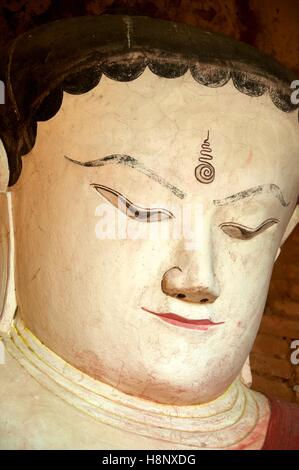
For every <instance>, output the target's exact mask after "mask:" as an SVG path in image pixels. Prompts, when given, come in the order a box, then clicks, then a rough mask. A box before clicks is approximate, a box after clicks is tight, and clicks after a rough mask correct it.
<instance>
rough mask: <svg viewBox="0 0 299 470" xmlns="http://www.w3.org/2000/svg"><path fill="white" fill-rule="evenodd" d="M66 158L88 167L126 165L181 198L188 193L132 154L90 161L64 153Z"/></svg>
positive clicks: (108, 156) (109, 156)
mask: <svg viewBox="0 0 299 470" xmlns="http://www.w3.org/2000/svg"><path fill="white" fill-rule="evenodd" d="M64 158H66V159H67V160H69V161H70V162H72V163H75V164H76V165H81V166H87V167H92V168H97V167H100V166H104V165H108V164H118V165H126V166H129V167H131V168H134V169H135V170H137V171H139V172H140V173H143V174H144V175H146V176H148V177H149V178H151V179H152V180H154V181H156V182H157V183H159V184H161V186H163V187H164V188H167V189H169V190H170V191H171V192H172V193H173V194H174V195H175V196H177V197H179V198H180V199H184V198H185V197H186V194H185V193H184V192H183V191H181V190H180V189H178V188H177V187H176V186H173V185H172V184H170V183H168V181H166V180H165V179H164V178H162V177H161V176H159V175H158V174H157V173H155V172H154V171H153V170H151V169H150V168H147V167H146V166H144V165H143V163H141V162H139V161H138V160H137V159H136V158H133V157H130V155H124V154H114V155H107V156H106V157H104V158H99V159H97V160H91V161H89V162H80V161H78V160H73V159H72V158H69V157H67V156H66V155H64Z"/></svg>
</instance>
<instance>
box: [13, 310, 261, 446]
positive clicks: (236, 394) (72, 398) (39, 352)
mask: <svg viewBox="0 0 299 470" xmlns="http://www.w3.org/2000/svg"><path fill="white" fill-rule="evenodd" d="M6 347H7V350H8V351H9V352H10V353H11V354H12V355H13V356H14V358H15V359H16V360H17V361H18V362H19V363H20V364H21V365H22V366H23V367H24V368H25V369H27V371H28V372H29V373H30V375H32V376H33V377H35V378H36V379H37V380H38V381H39V382H40V383H42V384H43V385H44V386H45V387H46V388H48V389H49V390H51V391H53V392H54V393H55V395H58V396H60V397H61V398H62V399H64V400H65V401H67V402H68V403H70V404H71V405H73V406H75V407H76V408H79V409H80V410H82V411H85V412H86V413H87V414H89V415H90V416H92V417H93V418H95V419H97V420H98V421H99V422H101V423H104V424H108V425H111V426H114V427H117V428H118V429H122V430H123V431H124V432H130V433H132V436H133V437H132V439H134V443H137V442H138V435H139V436H143V438H144V437H147V438H149V439H150V440H152V439H154V440H156V441H164V445H163V446H165V443H167V442H168V443H169V444H170V445H171V448H174V447H175V448H180V449H191V448H192V449H259V448H261V447H262V445H263V442H264V439H265V435H266V430H267V426H268V420H269V406H268V402H267V399H266V398H265V397H264V396H263V395H261V394H259V393H257V392H254V391H252V390H250V389H249V388H247V387H246V386H245V385H244V384H242V383H241V381H240V379H239V378H238V379H237V380H236V381H235V382H234V383H233V384H232V385H231V386H230V387H229V388H228V389H227V390H226V392H225V393H223V395H221V396H220V397H218V398H217V399H216V400H213V401H211V402H209V403H207V404H201V405H189V406H175V405H163V404H159V403H155V402H151V401H148V400H144V399H142V398H138V397H135V396H131V395H127V394H125V393H123V392H120V391H119V390H117V389H115V388H114V387H111V386H110V385H107V384H105V383H102V382H100V381H98V380H94V379H92V378H91V377H89V376H88V375H86V374H84V373H82V372H81V371H79V370H77V369H75V368H74V367H72V366H71V365H70V364H67V363H66V362H65V361H64V360H63V359H61V358H60V357H58V356H57V355H56V354H55V353H53V352H52V351H50V350H49V349H48V348H47V347H45V346H44V345H43V344H42V343H41V342H40V341H39V340H38V339H37V338H36V337H35V336H34V335H33V334H32V333H31V332H30V331H29V330H28V329H27V328H26V327H25V326H24V324H23V322H22V321H21V320H20V319H18V318H17V319H16V320H15V321H14V324H13V326H12V329H11V334H10V337H9V338H8V339H7V340H6Z"/></svg>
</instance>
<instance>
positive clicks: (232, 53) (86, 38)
mask: <svg viewBox="0 0 299 470" xmlns="http://www.w3.org/2000/svg"><path fill="white" fill-rule="evenodd" d="M146 67H149V69H150V70H151V71H152V72H153V73H155V74H156V75H158V76H159V77H165V78H169V79H172V78H175V77H179V76H181V75H183V74H184V73H185V72H186V71H187V70H188V69H189V70H190V72H191V74H192V76H193V78H194V79H195V80H196V81H197V82H199V83H200V84H202V85H206V86H209V87H221V86H224V85H225V84H226V83H227V82H228V81H229V80H232V81H233V83H234V85H235V87H236V88H237V89H238V90H239V91H240V92H241V93H245V94H246V95H250V96H253V97H258V96H261V95H263V94H264V93H266V92H267V93H269V94H270V96H271V99H272V101H273V103H274V105H275V106H277V107H278V108H279V109H281V110H282V111H284V112H291V111H294V110H296V109H297V108H298V106H296V105H294V104H292V103H291V99H290V94H291V90H290V84H291V82H292V81H293V80H294V79H295V77H294V76H293V75H292V74H291V73H290V72H289V71H287V70H286V69H285V68H284V67H282V66H281V65H280V64H279V63H277V62H276V61H275V60H273V59H272V58H270V57H268V56H265V55H263V54H261V53H259V52H258V51H257V50H255V49H254V48H251V47H250V46H247V45H245V44H243V43H239V42H236V41H233V40H231V39H228V38H226V37H224V36H222V35H219V34H212V33H209V32H206V31H202V30H200V29H198V28H194V27H190V26H185V25H182V24H176V23H171V22H167V21H160V20H153V19H150V18H145V17H128V16H117V15H116V16H109V15H105V16H100V17H97V16H86V17H82V18H73V19H68V20H62V21H55V22H53V23H49V24H46V25H44V26H41V27H39V28H36V29H33V30H32V31H29V32H28V33H26V34H24V35H22V36H20V37H18V38H17V39H16V40H14V41H13V42H12V43H11V44H10V45H9V47H7V48H6V50H5V51H2V52H1V56H0V79H2V80H3V81H4V83H5V87H6V102H5V105H1V106H0V138H1V140H2V141H3V143H4V147H5V149H6V152H7V156H8V162H9V170H10V178H9V185H10V186H12V185H13V184H15V183H16V181H17V180H18V178H19V176H20V173H21V169H22V159H21V157H22V156H23V155H26V154H27V153H28V152H30V150H31V149H32V147H33V145H34V142H35V138H36V129H37V122H38V121H46V120H47V119H50V118H51V117H53V116H54V115H55V114H56V113H57V111H58V110H59V108H60V106H61V103H62V98H63V91H66V92H68V93H72V94H82V93H86V92H87V91H89V90H91V89H92V88H94V87H95V86H96V85H97V84H98V83H99V82H100V79H101V76H102V74H105V75H106V76H107V77H109V78H111V79H114V80H118V81H125V82H127V81H131V80H134V79H136V78H137V77H139V76H140V75H141V74H142V73H143V71H144V69H145V68H146Z"/></svg>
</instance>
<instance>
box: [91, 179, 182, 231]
mask: <svg viewBox="0 0 299 470" xmlns="http://www.w3.org/2000/svg"><path fill="white" fill-rule="evenodd" d="M91 186H92V187H93V188H95V190H96V191H97V192H98V193H100V194H101V195H102V196H103V197H104V198H105V199H107V201H109V202H110V203H111V204H112V205H113V206H114V207H116V208H117V209H119V210H121V211H122V212H123V213H125V214H126V215H127V216H128V217H130V218H132V219H134V220H139V221H140V222H157V221H161V220H164V219H165V218H168V219H172V218H174V215H173V214H172V213H171V212H170V211H168V210H167V209H162V208H145V207H141V206H137V205H136V204H134V203H133V202H131V201H130V200H129V199H127V198H126V197H125V196H123V195H122V194H121V193H119V192H118V191H116V190H115V189H112V188H108V186H104V185H102V184H94V183H93V184H91Z"/></svg>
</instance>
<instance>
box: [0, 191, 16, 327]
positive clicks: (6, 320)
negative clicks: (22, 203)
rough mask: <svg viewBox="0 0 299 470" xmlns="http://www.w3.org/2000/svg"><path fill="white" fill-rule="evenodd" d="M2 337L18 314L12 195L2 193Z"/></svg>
mask: <svg viewBox="0 0 299 470" xmlns="http://www.w3.org/2000/svg"><path fill="white" fill-rule="evenodd" d="M0 276H1V279H0V335H3V334H7V333H8V332H9V330H10V326H11V323H12V320H13V318H14V315H15V312H16V306H17V302H16V295H15V280H14V230H13V217H12V204H11V194H10V193H4V194H1V193H0Z"/></svg>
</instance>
